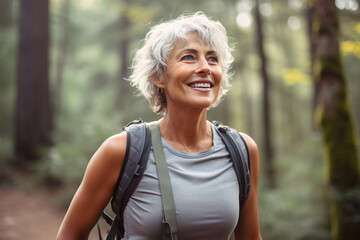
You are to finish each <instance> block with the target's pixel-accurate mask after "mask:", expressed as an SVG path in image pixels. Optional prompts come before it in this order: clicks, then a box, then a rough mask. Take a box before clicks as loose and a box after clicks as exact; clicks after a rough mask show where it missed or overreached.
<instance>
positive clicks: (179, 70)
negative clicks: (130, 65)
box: [155, 33, 222, 109]
mask: <svg viewBox="0 0 360 240" xmlns="http://www.w3.org/2000/svg"><path fill="white" fill-rule="evenodd" d="M187 36H188V39H187V40H183V39H181V40H179V41H178V42H177V43H176V45H175V47H174V49H173V50H172V51H171V53H170V55H169V57H168V60H167V70H166V73H165V74H164V75H163V76H162V77H160V78H159V79H158V80H157V81H156V82H155V84H156V85H157V86H158V87H160V88H163V89H164V92H165V95H166V101H167V108H168V109H170V108H172V107H175V109H179V108H201V109H206V108H208V107H210V106H211V105H212V104H213V103H214V102H215V101H216V99H217V98H218V96H219V92H220V83H221V78H222V67H221V64H220V62H219V57H218V55H217V53H216V52H215V51H214V50H213V49H212V48H211V47H210V46H207V45H204V44H202V43H201V41H200V39H199V37H198V35H197V33H188V34H187Z"/></svg>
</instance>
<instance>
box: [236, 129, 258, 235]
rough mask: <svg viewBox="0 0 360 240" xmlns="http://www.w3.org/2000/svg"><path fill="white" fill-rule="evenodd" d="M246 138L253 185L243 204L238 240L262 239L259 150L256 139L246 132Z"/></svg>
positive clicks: (237, 228)
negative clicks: (258, 191) (259, 204)
mask: <svg viewBox="0 0 360 240" xmlns="http://www.w3.org/2000/svg"><path fill="white" fill-rule="evenodd" d="M241 136H242V137H243V138H244V140H245V142H246V144H247V146H248V149H249V156H250V171H251V185H250V193H249V196H248V199H247V200H246V202H245V203H244V205H242V206H241V209H240V216H239V222H238V225H237V226H236V228H235V238H236V239H237V240H240V239H241V240H261V234H260V228H259V215H258V199H257V190H258V180H259V151H258V148H257V145H256V143H255V141H254V140H253V139H252V138H251V137H249V136H248V135H246V134H243V133H241Z"/></svg>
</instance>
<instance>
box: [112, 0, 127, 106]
mask: <svg viewBox="0 0 360 240" xmlns="http://www.w3.org/2000/svg"><path fill="white" fill-rule="evenodd" d="M122 4H123V5H122V6H123V9H122V11H121V16H120V20H119V26H120V29H119V33H120V34H119V37H120V41H119V50H118V54H119V62H120V65H119V72H118V77H117V79H116V81H117V85H118V87H117V89H118V90H117V93H116V100H115V101H116V102H115V105H116V106H115V108H118V106H121V104H123V103H124V99H126V95H127V94H128V93H129V83H128V82H126V80H125V79H126V78H127V77H128V67H129V61H128V56H129V29H130V21H129V19H128V16H127V10H128V7H129V0H122Z"/></svg>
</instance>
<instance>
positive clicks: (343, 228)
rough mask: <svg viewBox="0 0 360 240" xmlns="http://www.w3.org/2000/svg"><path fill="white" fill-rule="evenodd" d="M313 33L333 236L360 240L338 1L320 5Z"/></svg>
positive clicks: (322, 0)
mask: <svg viewBox="0 0 360 240" xmlns="http://www.w3.org/2000/svg"><path fill="white" fill-rule="evenodd" d="M313 29H314V32H313V34H314V37H315V39H316V44H317V45H316V54H315V64H314V75H315V81H316V84H317V86H318V99H317V107H316V120H317V121H316V122H317V124H318V127H319V130H320V132H321V134H322V137H323V141H324V146H325V161H326V164H327V165H326V168H327V169H326V172H327V174H328V176H327V177H328V184H329V189H330V196H331V198H330V199H331V228H332V235H333V237H334V238H335V239H337V240H345V239H346V240H349V239H360V222H359V220H358V218H359V211H358V212H357V213H356V211H354V209H356V206H358V204H359V203H358V202H357V201H358V200H356V199H358V196H357V198H356V197H354V196H355V193H356V191H359V190H357V189H358V188H356V187H358V186H359V183H360V180H359V179H360V178H359V176H360V173H359V159H358V152H357V151H358V149H357V145H356V135H355V134H354V126H353V122H352V117H351V111H350V107H349V103H348V96H347V90H346V79H345V76H344V71H343V68H342V62H341V56H340V51H339V20H338V15H337V9H336V7H335V2H334V1H328V0H317V1H316V6H315V18H314V27H313ZM353 206H355V208H353ZM356 214H357V215H356Z"/></svg>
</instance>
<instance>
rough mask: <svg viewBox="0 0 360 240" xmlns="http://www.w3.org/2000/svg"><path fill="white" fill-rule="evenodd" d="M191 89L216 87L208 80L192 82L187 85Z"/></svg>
mask: <svg viewBox="0 0 360 240" xmlns="http://www.w3.org/2000/svg"><path fill="white" fill-rule="evenodd" d="M187 85H188V86H189V87H191V88H198V89H199V88H200V89H210V88H212V87H213V86H214V84H213V82H212V81H210V80H207V79H201V80H196V81H192V82H190V83H188V84H187Z"/></svg>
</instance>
